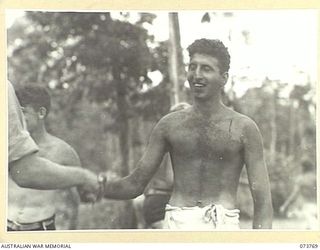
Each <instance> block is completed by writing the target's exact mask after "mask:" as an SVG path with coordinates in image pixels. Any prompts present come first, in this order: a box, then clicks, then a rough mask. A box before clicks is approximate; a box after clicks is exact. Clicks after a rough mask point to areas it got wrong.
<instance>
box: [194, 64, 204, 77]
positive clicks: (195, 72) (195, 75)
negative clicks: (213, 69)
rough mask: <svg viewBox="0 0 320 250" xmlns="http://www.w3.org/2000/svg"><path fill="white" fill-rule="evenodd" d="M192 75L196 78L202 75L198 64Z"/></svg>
mask: <svg viewBox="0 0 320 250" xmlns="http://www.w3.org/2000/svg"><path fill="white" fill-rule="evenodd" d="M194 77H195V78H196V79H198V78H202V77H203V75H202V71H201V68H200V67H199V66H198V67H197V68H196V70H195V71H194Z"/></svg>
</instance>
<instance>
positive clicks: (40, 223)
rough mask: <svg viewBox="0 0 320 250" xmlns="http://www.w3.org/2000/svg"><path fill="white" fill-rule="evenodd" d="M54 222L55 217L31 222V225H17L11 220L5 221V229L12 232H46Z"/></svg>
mask: <svg viewBox="0 0 320 250" xmlns="http://www.w3.org/2000/svg"><path fill="white" fill-rule="evenodd" d="M54 222H55V215H53V216H51V217H50V218H48V219H45V220H41V221H37V222H32V223H19V222H16V221H12V220H7V227H8V228H10V229H12V230H14V231H29V230H35V229H39V228H41V229H43V230H46V229H47V227H48V226H49V225H51V224H52V223H54Z"/></svg>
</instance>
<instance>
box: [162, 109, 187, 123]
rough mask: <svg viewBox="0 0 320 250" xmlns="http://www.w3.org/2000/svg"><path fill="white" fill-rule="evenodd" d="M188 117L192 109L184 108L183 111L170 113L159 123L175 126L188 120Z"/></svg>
mask: <svg viewBox="0 0 320 250" xmlns="http://www.w3.org/2000/svg"><path fill="white" fill-rule="evenodd" d="M190 115H192V108H191V107H189V108H186V109H183V110H178V111H174V112H171V113H169V114H167V115H165V116H164V117H162V118H161V120H160V122H162V123H165V124H169V125H170V124H175V123H179V122H181V120H183V119H186V118H188V117H189V116H190Z"/></svg>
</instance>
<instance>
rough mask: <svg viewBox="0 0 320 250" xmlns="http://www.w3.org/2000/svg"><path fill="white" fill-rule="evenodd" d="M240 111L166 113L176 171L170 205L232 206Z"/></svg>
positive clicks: (239, 153) (238, 163)
mask: <svg viewBox="0 0 320 250" xmlns="http://www.w3.org/2000/svg"><path fill="white" fill-rule="evenodd" d="M243 119H244V116H243V115H240V114H238V113H236V112H234V111H231V110H227V111H226V112H225V115H224V116H223V117H222V116H221V118H215V119H210V118H208V117H203V116H201V115H199V114H196V113H195V112H194V111H193V110H192V108H191V109H188V110H186V111H181V112H177V113H176V114H174V115H172V116H171V117H168V129H167V131H166V138H167V142H168V145H169V152H170V155H171V158H172V163H173V169H174V174H175V181H174V183H175V184H174V191H173V194H172V196H171V200H170V204H171V205H173V206H196V205H198V206H205V205H209V204H211V203H215V204H221V205H223V206H225V207H226V208H234V207H235V203H236V193H237V187H238V182H239V177H240V173H241V170H242V167H243V163H244V159H243V154H242V152H243V151H242V150H243V144H242V136H243V135H242V126H243V124H242V120H243Z"/></svg>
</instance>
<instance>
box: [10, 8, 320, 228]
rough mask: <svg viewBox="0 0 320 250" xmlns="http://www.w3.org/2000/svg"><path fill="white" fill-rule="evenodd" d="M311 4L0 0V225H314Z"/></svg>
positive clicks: (314, 33) (314, 34)
mask: <svg viewBox="0 0 320 250" xmlns="http://www.w3.org/2000/svg"><path fill="white" fill-rule="evenodd" d="M318 14H319V12H318V11H316V10H312V9H278V10H232V9H230V10H221V9H220V10H214V9H209V10H194V11H193V10H188V11H182V10H181V11H160V10H159V11H128V10H124V11H121V10H118V11H115V10H112V11H108V10H99V11H89V10H81V11H79V10H69V9H68V10H50V9H49V10H43V9H40V10H35V9H32V10H30V9H6V10H5V23H6V24H5V25H6V57H7V69H6V74H7V91H8V93H7V97H8V168H6V171H7V172H6V176H7V177H6V179H7V186H8V188H7V195H6V197H7V199H6V204H7V205H6V211H7V213H6V220H7V221H6V223H5V226H6V231H7V233H8V234H15V233H19V232H20V233H21V232H29V231H49V232H50V231H61V232H68V231H69V230H77V231H82V230H89V231H90V232H93V233H94V232H104V231H105V232H111V231H114V230H117V231H118V230H122V231H124V230H134V231H135V232H136V231H137V232H138V230H139V231H148V232H149V231H161V232H163V231H167V232H168V231H179V232H185V231H201V232H202V231H206V232H210V231H227V232H238V231H250V232H251V231H259V230H260V231H306V232H311V231H319V230H320V227H319V225H320V224H319V220H318V217H319V215H318V212H319V208H318V204H317V174H316V173H317V164H316V158H317V157H316V156H317V153H316V98H317V96H316V87H317V81H318V68H319V67H318V64H317V63H318V61H317V60H318V53H319V52H318V34H319V33H318V32H319V31H318V30H319V27H318V23H319V15H318Z"/></svg>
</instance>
